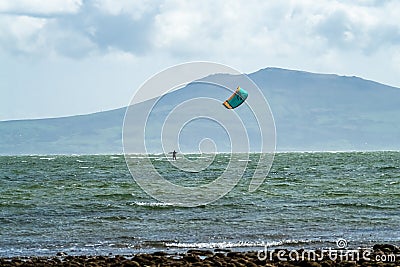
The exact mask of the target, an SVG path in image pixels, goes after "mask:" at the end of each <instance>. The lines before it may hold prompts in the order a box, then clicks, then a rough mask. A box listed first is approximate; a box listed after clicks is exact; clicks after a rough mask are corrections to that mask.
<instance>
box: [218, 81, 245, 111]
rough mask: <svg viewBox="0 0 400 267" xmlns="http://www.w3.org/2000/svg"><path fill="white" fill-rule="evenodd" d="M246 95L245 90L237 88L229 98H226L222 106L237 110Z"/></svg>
mask: <svg viewBox="0 0 400 267" xmlns="http://www.w3.org/2000/svg"><path fill="white" fill-rule="evenodd" d="M248 95H249V94H248V93H247V91H246V90H244V89H242V88H240V86H238V88H237V89H236V91H235V92H234V93H233V95H232V96H231V97H230V98H228V99H227V100H226V101H225V102H224V103H222V105H224V106H225V107H226V108H227V109H234V108H237V107H238V106H240V105H241V104H242V103H243V102H244V101H245V100H246V98H247V96H248Z"/></svg>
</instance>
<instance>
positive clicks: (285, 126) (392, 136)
mask: <svg viewBox="0 0 400 267" xmlns="http://www.w3.org/2000/svg"><path fill="white" fill-rule="evenodd" d="M248 76H249V77H250V78H251V79H252V80H253V81H254V82H255V83H256V84H257V85H258V87H260V88H261V90H262V91H263V93H264V95H265V96H266V98H267V100H268V102H269V105H270V108H271V110H272V113H273V116H274V119H275V124H276V133H277V151H354V150H362V151H364V150H400V143H399V142H400V141H399V140H400V138H399V137H400V107H398V103H399V100H400V89H399V88H397V87H393V86H389V85H384V84H381V83H378V82H374V81H371V80H366V79H363V78H359V77H355V76H341V75H337V74H319V73H312V72H306V71H298V70H286V69H281V68H271V67H268V68H264V69H260V70H258V71H256V72H254V73H251V74H248ZM178 91H179V90H178ZM178 93H179V92H178ZM188 94H189V96H190V92H188ZM125 110H126V108H125V107H122V108H117V109H113V110H109V111H101V112H95V113H91V114H81V115H74V116H65V117H58V118H42V119H23V120H10V121H0V154H2V155H20V154H113V153H122V141H121V136H122V125H123V119H124V116H125Z"/></svg>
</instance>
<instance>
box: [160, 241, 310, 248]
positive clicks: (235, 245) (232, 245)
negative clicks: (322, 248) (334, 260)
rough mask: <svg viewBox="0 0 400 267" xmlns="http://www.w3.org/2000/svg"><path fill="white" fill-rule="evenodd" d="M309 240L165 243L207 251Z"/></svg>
mask: <svg viewBox="0 0 400 267" xmlns="http://www.w3.org/2000/svg"><path fill="white" fill-rule="evenodd" d="M310 242H312V241H311V240H281V241H270V242H265V241H237V242H199V243H179V242H171V243H165V245H166V246H167V247H171V248H207V249H214V248H219V249H225V248H245V247H252V248H254V247H265V246H267V247H276V246H282V245H285V244H301V243H310Z"/></svg>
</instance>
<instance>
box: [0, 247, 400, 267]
mask: <svg viewBox="0 0 400 267" xmlns="http://www.w3.org/2000/svg"><path fill="white" fill-rule="evenodd" d="M377 265H379V266H399V265H400V248H399V247H397V246H395V245H391V244H376V245H374V246H373V248H371V249H347V248H343V249H339V250H331V249H329V250H305V249H297V250H288V249H284V248H282V249H274V250H271V251H267V250H265V251H262V250H260V251H247V252H233V251H229V250H223V249H221V250H218V249H217V250H214V251H211V250H203V249H189V250H187V251H186V252H185V253H167V252H164V251H158V252H154V253H139V254H130V255H112V254H110V255H108V256H101V255H96V256H89V255H80V256H71V255H68V254H66V253H64V252H59V253H57V254H56V255H55V256H49V257H45V256H43V257H40V256H38V257H35V256H32V257H10V258H7V257H4V258H0V266H270V267H273V266H314V267H319V266H377Z"/></svg>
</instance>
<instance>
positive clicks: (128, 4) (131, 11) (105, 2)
mask: <svg viewBox="0 0 400 267" xmlns="http://www.w3.org/2000/svg"><path fill="white" fill-rule="evenodd" d="M159 4H160V1H156V0H119V1H115V0H95V1H94V6H96V7H97V8H98V9H99V10H101V11H102V12H104V13H106V14H110V15H113V16H117V15H121V14H128V15H130V16H131V17H132V18H133V19H134V20H138V19H140V18H142V17H143V16H144V15H145V14H146V13H149V12H153V11H154V10H155V9H157V6H158V5H159Z"/></svg>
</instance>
